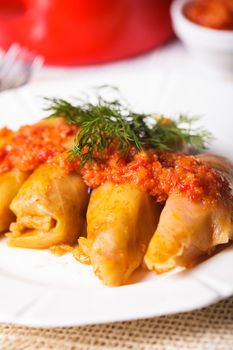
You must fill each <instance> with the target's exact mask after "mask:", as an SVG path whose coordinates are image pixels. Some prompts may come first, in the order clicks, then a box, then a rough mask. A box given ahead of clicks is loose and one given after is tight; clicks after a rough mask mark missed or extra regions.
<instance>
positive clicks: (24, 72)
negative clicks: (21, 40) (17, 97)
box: [0, 43, 44, 92]
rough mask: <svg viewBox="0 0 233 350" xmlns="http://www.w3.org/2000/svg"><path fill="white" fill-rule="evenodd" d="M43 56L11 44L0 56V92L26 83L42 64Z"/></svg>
mask: <svg viewBox="0 0 233 350" xmlns="http://www.w3.org/2000/svg"><path fill="white" fill-rule="evenodd" d="M43 61H44V60H43V57H42V56H40V55H35V54H34V53H33V52H31V51H29V50H27V49H25V48H23V47H21V46H20V45H19V44H16V43H14V44H12V45H11V46H10V48H9V49H8V50H7V51H6V52H5V53H4V54H3V55H2V57H0V92H2V91H4V90H9V89H14V88H17V87H19V86H21V85H24V84H26V83H27V82H28V81H29V80H30V78H31V77H32V75H34V74H35V72H36V71H38V70H39V69H40V68H41V67H42V65H43Z"/></svg>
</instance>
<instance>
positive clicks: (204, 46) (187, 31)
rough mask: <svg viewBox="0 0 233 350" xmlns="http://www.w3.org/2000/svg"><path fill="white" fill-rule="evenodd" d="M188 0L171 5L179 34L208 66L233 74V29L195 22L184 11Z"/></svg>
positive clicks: (214, 69)
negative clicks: (214, 27) (207, 25)
mask: <svg viewBox="0 0 233 350" xmlns="http://www.w3.org/2000/svg"><path fill="white" fill-rule="evenodd" d="M188 2H190V0H175V1H174V2H173V4H172V6H171V16H172V21H173V27H174V30H175V32H176V34H177V36H178V37H179V38H180V39H181V41H183V43H184V44H185V45H186V46H187V48H188V49H189V50H190V51H191V52H192V53H193V54H194V56H195V57H196V58H197V59H198V60H199V61H200V62H202V63H203V64H204V65H205V67H206V68H209V69H211V70H213V71H215V72H216V73H223V74H225V75H226V74H230V75H233V30H218V29H211V28H206V27H204V26H201V25H198V24H195V23H194V22H192V21H191V20H189V19H188V18H187V17H186V16H185V14H184V12H183V9H184V6H185V5H186V4H187V3H188Z"/></svg>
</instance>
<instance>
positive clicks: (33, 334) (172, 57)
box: [0, 42, 233, 350]
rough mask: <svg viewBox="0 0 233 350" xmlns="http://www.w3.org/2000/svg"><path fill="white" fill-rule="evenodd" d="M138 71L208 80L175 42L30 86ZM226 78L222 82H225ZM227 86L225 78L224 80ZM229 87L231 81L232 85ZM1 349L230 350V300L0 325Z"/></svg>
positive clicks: (47, 75)
mask: <svg viewBox="0 0 233 350" xmlns="http://www.w3.org/2000/svg"><path fill="white" fill-rule="evenodd" d="M137 70H142V71H145V72H150V71H153V72H158V73H160V74H163V75H164V77H165V78H166V79H165V80H170V79H171V78H172V76H174V74H175V75H177V74H178V75H179V76H193V77H194V76H199V78H201V77H202V76H205V77H206V79H220V80H221V79H223V78H220V77H218V78H217V77H214V76H209V73H207V72H204V71H202V70H201V68H200V69H199V66H198V65H197V64H196V63H195V62H194V61H193V59H192V57H191V56H190V55H189V54H188V53H187V52H186V50H185V49H184V47H183V46H182V45H181V44H180V43H178V42H172V43H170V44H168V45H166V46H164V47H162V48H160V49H159V50H155V51H153V52H150V53H148V54H145V55H143V56H139V57H136V58H133V59H128V60H124V61H119V62H116V63H110V64H105V65H101V66H91V67H80V68H68V67H67V68H66V67H59V68H57V67H56V68H52V67H44V68H42V70H41V71H39V72H37V73H36V75H35V76H34V78H33V80H32V83H35V82H43V81H48V80H56V79H67V78H71V77H72V78H77V79H79V77H83V76H85V75H86V76H87V75H88V76H91V74H93V73H94V74H96V72H98V73H99V74H101V76H104V77H106V80H107V78H108V77H109V76H111V75H112V74H117V72H121V74H122V72H123V73H124V72H125V74H126V76H127V74H128V73H129V72H130V73H133V72H136V71H137ZM224 79H226V78H224ZM227 80H229V81H230V82H231V80H230V78H229V79H227ZM232 84H233V81H232ZM0 349H1V350H16V349H17V350H20V349H22V350H34V349H35V350H42V349H43V350H47V349H49V350H55V349H56V350H57V349H62V350H94V349H95V350H100V349H109V350H111V349H122V350H128V349H135V350H142V349H145V350H149V349H152V350H153V349H159V350H162V349H163V350H176V349H179V350H189V349H195V350H199V349H200V350H205V349H206V350H207V349H208V350H212V349H214V350H232V349H233V298H229V299H227V300H225V301H222V302H220V303H218V304H216V305H213V306H210V307H208V308H205V309H203V310H197V311H194V312H189V313H185V314H178V315H173V316H163V317H158V318H153V319H146V320H140V321H132V322H121V323H114V324H105V325H93V326H86V327H72V328H58V329H35V328H34V329H33V328H27V327H17V326H14V325H6V324H2V325H0Z"/></svg>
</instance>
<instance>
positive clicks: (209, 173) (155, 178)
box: [81, 150, 230, 203]
mask: <svg viewBox="0 0 233 350" xmlns="http://www.w3.org/2000/svg"><path fill="white" fill-rule="evenodd" d="M81 173H82V176H83V179H84V181H85V183H86V184H87V185H88V186H90V187H91V188H96V187H98V186H100V185H101V184H103V183H104V182H106V181H111V182H113V183H116V184H121V183H133V184H135V185H136V186H138V187H139V188H140V189H141V190H143V191H146V192H148V193H149V194H150V195H151V196H153V197H155V198H156V200H157V201H158V202H161V203H164V202H165V201H166V199H167V197H168V196H169V195H170V194H172V193H177V194H182V195H185V196H186V197H188V198H189V199H190V200H192V201H201V200H202V201H204V202H215V201H216V200H218V199H220V198H222V197H224V198H226V196H228V195H229V193H230V189H229V184H228V182H227V181H226V180H225V179H223V178H222V177H221V176H220V175H219V174H218V173H217V172H216V171H215V170H214V169H212V168H210V167H208V166H207V165H204V164H203V163H202V162H200V161H199V160H198V159H197V158H196V157H194V156H190V155H185V154H177V153H171V152H158V151H156V150H148V151H146V152H140V153H137V154H135V155H134V157H132V159H131V161H129V162H126V161H125V160H123V159H120V160H119V155H117V154H114V153H113V154H112V155H110V156H109V158H108V157H107V158H106V159H105V161H104V162H101V163H94V164H93V165H92V168H91V167H90V166H88V167H87V166H85V168H84V169H83V170H82V171H81Z"/></svg>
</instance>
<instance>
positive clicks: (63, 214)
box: [8, 164, 89, 249]
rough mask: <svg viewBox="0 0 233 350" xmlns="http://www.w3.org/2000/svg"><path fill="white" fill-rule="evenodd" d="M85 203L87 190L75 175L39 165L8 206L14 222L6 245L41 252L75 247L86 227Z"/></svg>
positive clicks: (53, 166) (87, 197)
mask: <svg viewBox="0 0 233 350" xmlns="http://www.w3.org/2000/svg"><path fill="white" fill-rule="evenodd" d="M88 199H89V195H88V189H87V186H86V185H85V184H84V182H83V180H82V179H81V177H80V176H79V175H78V174H77V173H75V172H73V173H65V172H64V171H63V170H62V169H61V168H60V167H58V166H57V165H54V164H43V165H41V166H40V167H39V168H37V169H36V170H35V171H34V172H33V174H32V175H31V176H30V177H29V178H28V180H27V181H26V182H25V183H24V184H23V186H22V187H21V188H20V191H19V192H18V194H17V196H16V197H15V198H14V200H13V201H12V203H11V205H10V208H11V210H12V211H13V212H14V213H15V215H16V217H17V220H16V222H15V223H12V224H11V226H10V231H11V232H10V233H9V234H8V236H9V241H8V243H9V245H11V246H15V247H25V248H38V249H43V248H49V247H51V246H53V245H56V244H60V243H66V244H72V243H74V242H75V241H76V240H77V238H78V236H79V235H80V234H81V233H82V230H83V225H84V224H85V214H86V208H87V204H88Z"/></svg>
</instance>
